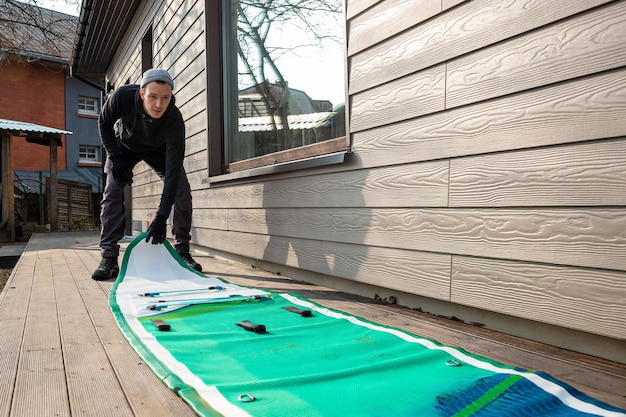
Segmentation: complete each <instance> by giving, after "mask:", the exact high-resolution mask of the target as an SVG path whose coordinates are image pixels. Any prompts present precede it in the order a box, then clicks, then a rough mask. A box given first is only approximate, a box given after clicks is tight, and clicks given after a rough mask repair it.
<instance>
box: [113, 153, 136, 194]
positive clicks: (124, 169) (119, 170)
mask: <svg viewBox="0 0 626 417" xmlns="http://www.w3.org/2000/svg"><path fill="white" fill-rule="evenodd" d="M109 159H110V160H111V173H112V174H113V178H114V179H115V182H117V183H118V184H119V185H120V186H121V187H123V186H125V185H126V184H132V182H133V170H132V169H131V168H130V167H129V166H128V165H127V164H126V161H125V160H124V157H123V156H121V155H115V156H110V157H109Z"/></svg>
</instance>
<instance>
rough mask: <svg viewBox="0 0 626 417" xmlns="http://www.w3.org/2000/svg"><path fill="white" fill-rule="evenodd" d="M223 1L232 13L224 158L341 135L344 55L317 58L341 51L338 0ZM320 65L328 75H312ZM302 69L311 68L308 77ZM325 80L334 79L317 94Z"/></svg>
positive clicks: (340, 16) (340, 4)
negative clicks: (229, 124)
mask: <svg viewBox="0 0 626 417" xmlns="http://www.w3.org/2000/svg"><path fill="white" fill-rule="evenodd" d="M231 4H233V6H232V7H233V8H234V9H233V10H231V14H232V16H233V18H234V20H235V21H236V27H234V28H233V32H235V33H234V36H235V38H236V40H235V42H233V43H236V45H232V46H234V47H235V48H234V49H235V50H236V58H235V57H234V56H233V58H232V61H231V62H232V63H233V65H236V68H237V81H236V82H237V87H236V88H237V94H236V96H237V99H236V107H237V110H236V112H237V115H236V116H237V117H236V119H237V129H236V131H237V135H236V136H237V139H236V140H232V141H231V144H230V147H229V149H230V157H229V158H227V159H228V160H229V161H231V162H232V161H237V160H242V159H246V158H251V157H255V156H260V155H266V154H269V153H274V152H278V151H282V150H287V149H292V148H296V147H300V146H305V145H308V144H312V143H317V142H320V141H324V140H328V139H332V138H336V137H339V136H343V135H345V124H344V121H343V118H344V117H345V113H344V111H343V101H344V97H345V87H344V85H345V81H344V80H345V76H344V72H345V70H344V65H345V63H344V55H343V53H339V54H335V61H336V62H333V63H332V64H327V63H326V62H327V61H325V59H326V58H327V57H328V56H330V55H331V51H339V52H342V51H343V49H342V48H343V45H344V29H343V22H342V21H343V2H342V0H316V1H312V0H240V1H239V2H238V3H235V2H233V3H231ZM231 54H234V52H231ZM231 56H232V55H231ZM235 61H236V64H234V62H235ZM314 67H316V68H314ZM331 67H332V68H331ZM325 70H327V71H328V74H329V75H328V76H325V77H324V78H320V77H322V76H323V72H324V71H325ZM307 72H309V73H311V74H312V75H311V76H310V77H308V78H307V77H306V76H305V74H306V73H307ZM231 74H232V70H231ZM316 77H317V80H316ZM296 78H298V79H297V80H296ZM294 80H295V81H294ZM233 81H234V80H233ZM292 81H293V82H292ZM296 83H297V84H296ZM332 83H335V85H338V87H337V88H335V90H334V91H333V94H334V97H325V96H322V97H319V94H329V95H330V93H324V88H326V91H328V87H329V86H330V85H331V84H332ZM233 84H234V82H233ZM323 87H324V88H323ZM232 89H233V90H234V85H233V88H232ZM313 94H316V96H315V98H311V95H313ZM336 97H340V98H339V99H337V98H336ZM234 101H235V100H233V105H234ZM333 101H335V103H333ZM233 128H234V126H233ZM233 130H234V129H233Z"/></svg>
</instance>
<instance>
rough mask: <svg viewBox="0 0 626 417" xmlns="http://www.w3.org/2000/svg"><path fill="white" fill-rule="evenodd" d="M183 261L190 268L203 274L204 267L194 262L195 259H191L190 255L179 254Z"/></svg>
mask: <svg viewBox="0 0 626 417" xmlns="http://www.w3.org/2000/svg"><path fill="white" fill-rule="evenodd" d="M179 255H180V257H181V259H182V260H183V262H185V263H186V264H187V265H189V267H190V268H193V269H195V270H196V271H198V272H202V265H200V264H199V263H198V262H196V261H194V259H193V258H192V257H191V254H190V253H179Z"/></svg>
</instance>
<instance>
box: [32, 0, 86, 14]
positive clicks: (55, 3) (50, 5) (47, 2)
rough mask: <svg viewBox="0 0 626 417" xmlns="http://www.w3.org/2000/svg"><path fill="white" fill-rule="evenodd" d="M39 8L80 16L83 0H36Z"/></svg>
mask: <svg viewBox="0 0 626 417" xmlns="http://www.w3.org/2000/svg"><path fill="white" fill-rule="evenodd" d="M36 2H37V6H39V7H43V8H45V9H51V10H56V11H57V12H61V13H65V14H71V15H74V16H78V14H79V12H80V3H81V2H82V1H81V0H36Z"/></svg>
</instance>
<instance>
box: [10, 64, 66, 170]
mask: <svg viewBox="0 0 626 417" xmlns="http://www.w3.org/2000/svg"><path fill="white" fill-rule="evenodd" d="M7 61H8V60H5V61H2V62H0V118H2V119H10V120H18V121H21V122H29V123H36V124H38V125H43V126H47V127H53V128H56V129H65V70H64V69H63V68H61V67H60V66H58V65H54V66H45V67H44V66H43V65H39V64H37V63H34V64H24V63H21V62H7ZM62 143H63V147H62V148H61V147H60V148H58V162H57V166H58V169H59V170H65V169H66V158H65V137H64V138H63V139H62ZM13 168H14V169H21V170H25V171H35V170H40V169H49V168H50V148H49V147H48V146H43V145H37V144H33V143H28V142H26V139H25V138H14V139H13Z"/></svg>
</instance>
